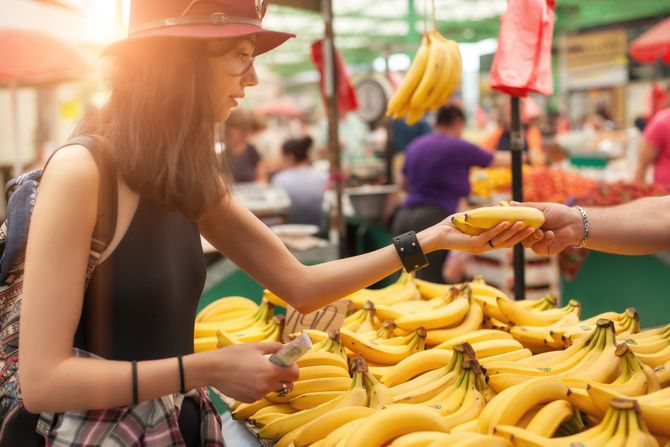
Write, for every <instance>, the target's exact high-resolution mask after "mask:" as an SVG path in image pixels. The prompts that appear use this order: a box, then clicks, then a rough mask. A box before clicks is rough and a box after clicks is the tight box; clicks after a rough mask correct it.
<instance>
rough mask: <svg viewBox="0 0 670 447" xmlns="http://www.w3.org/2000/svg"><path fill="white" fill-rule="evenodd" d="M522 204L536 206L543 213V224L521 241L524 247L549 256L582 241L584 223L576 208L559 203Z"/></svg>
mask: <svg viewBox="0 0 670 447" xmlns="http://www.w3.org/2000/svg"><path fill="white" fill-rule="evenodd" d="M522 205H523V206H530V207H533V208H537V209H538V210H540V211H542V213H543V214H544V225H542V228H541V229H539V230H537V231H536V232H535V234H533V235H531V236H530V237H529V238H527V239H526V240H524V241H523V245H524V246H525V247H528V248H531V249H533V251H534V252H535V253H537V254H539V255H543V256H551V255H554V254H556V253H559V252H561V251H563V250H564V249H565V248H567V247H569V246H571V245H577V244H579V243H580V242H581V241H582V238H583V237H584V223H583V221H582V215H581V213H580V212H579V210H578V209H577V208H571V207H569V206H566V205H561V204H559V203H523V204H522Z"/></svg>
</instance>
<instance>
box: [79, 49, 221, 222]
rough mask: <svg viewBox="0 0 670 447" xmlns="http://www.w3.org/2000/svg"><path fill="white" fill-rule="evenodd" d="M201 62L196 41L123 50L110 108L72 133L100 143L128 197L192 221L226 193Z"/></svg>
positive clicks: (205, 69)
mask: <svg viewBox="0 0 670 447" xmlns="http://www.w3.org/2000/svg"><path fill="white" fill-rule="evenodd" d="M207 58H208V55H207V47H206V42H204V41H200V40H188V39H171V38H156V39H146V40H144V41H137V42H133V43H132V44H129V45H128V46H127V47H126V48H124V49H122V50H121V51H119V52H118V53H117V55H116V60H115V61H114V67H113V72H112V76H111V96H110V98H109V101H108V102H107V104H106V105H105V106H104V107H103V108H102V109H101V110H100V111H99V113H98V114H97V117H96V119H94V120H89V121H88V122H82V124H81V125H80V128H79V129H78V130H77V133H83V132H86V133H91V134H93V135H97V136H99V137H101V139H102V141H104V142H105V143H106V145H105V146H106V148H107V149H108V154H109V156H110V158H111V159H112V160H113V162H114V164H115V166H116V169H117V171H118V172H119V174H120V175H121V176H122V178H123V180H124V181H125V182H126V183H127V184H128V186H129V187H130V188H131V189H132V190H134V191H136V192H138V193H139V194H141V195H142V196H143V197H144V198H147V199H150V200H151V201H153V202H155V203H157V204H158V205H160V206H162V207H164V208H166V209H168V210H172V211H175V210H176V211H180V212H181V213H183V214H184V215H186V216H188V217H191V218H194V219H195V218H197V217H198V216H200V215H201V214H202V213H203V212H204V211H205V210H206V209H208V208H210V207H212V206H214V205H216V204H217V203H218V202H219V201H220V200H221V199H222V198H223V197H224V196H225V195H226V191H227V187H226V181H225V178H226V175H225V173H224V172H223V171H222V168H221V167H220V165H219V163H218V162H217V158H216V153H215V151H214V143H215V137H214V124H215V121H216V110H215V107H214V102H213V100H212V96H213V95H212V88H213V87H212V82H211V79H210V78H211V76H210V71H209V66H208V60H207ZM222 174H223V175H222Z"/></svg>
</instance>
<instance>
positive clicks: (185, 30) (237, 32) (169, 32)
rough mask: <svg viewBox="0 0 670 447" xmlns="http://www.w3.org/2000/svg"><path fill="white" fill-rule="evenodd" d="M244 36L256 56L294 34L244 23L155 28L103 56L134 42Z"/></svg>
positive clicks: (126, 41)
mask: <svg viewBox="0 0 670 447" xmlns="http://www.w3.org/2000/svg"><path fill="white" fill-rule="evenodd" d="M245 36H256V53H255V55H256V56H258V55H260V54H263V53H267V52H268V51H270V50H274V49H275V48H277V47H278V46H280V45H281V44H283V43H284V42H286V41H287V40H289V39H290V38H292V37H295V34H291V33H284V32H281V31H270V30H266V29H263V28H261V27H259V26H255V25H249V24H245V23H228V24H226V25H197V26H193V25H178V26H170V27H164V28H155V29H150V30H146V31H141V32H138V33H134V34H133V35H131V36H128V38H126V39H124V40H120V41H118V42H114V43H112V44H111V45H109V46H108V47H107V48H105V50H104V52H103V54H112V55H113V54H115V53H117V52H118V51H119V50H121V48H124V47H126V46H127V45H131V44H132V43H133V42H134V41H137V40H140V39H147V38H158V37H181V38H186V39H204V40H211V39H235V38H240V37H245Z"/></svg>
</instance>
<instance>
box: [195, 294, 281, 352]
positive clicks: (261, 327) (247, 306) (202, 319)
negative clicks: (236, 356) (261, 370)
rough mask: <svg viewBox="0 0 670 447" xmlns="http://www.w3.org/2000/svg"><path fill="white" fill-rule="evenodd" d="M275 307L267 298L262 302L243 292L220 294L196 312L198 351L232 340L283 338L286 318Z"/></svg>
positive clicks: (249, 340)
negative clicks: (228, 294)
mask: <svg viewBox="0 0 670 447" xmlns="http://www.w3.org/2000/svg"><path fill="white" fill-rule="evenodd" d="M274 308H275V306H274V304H272V303H270V302H269V301H267V300H263V301H262V302H261V305H260V306H258V305H256V303H254V302H253V301H252V300H250V299H248V298H243V297H239V296H231V297H224V298H219V299H218V300H216V301H214V302H212V303H211V304H209V305H208V306H207V307H205V308H204V309H202V310H201V311H200V312H199V313H198V315H197V316H196V319H195V329H194V338H195V340H194V349H195V352H201V351H208V350H212V349H216V348H217V347H222V346H227V345H230V344H239V343H249V342H257V341H279V340H281V334H282V330H283V328H284V318H283V317H282V316H276V317H274Z"/></svg>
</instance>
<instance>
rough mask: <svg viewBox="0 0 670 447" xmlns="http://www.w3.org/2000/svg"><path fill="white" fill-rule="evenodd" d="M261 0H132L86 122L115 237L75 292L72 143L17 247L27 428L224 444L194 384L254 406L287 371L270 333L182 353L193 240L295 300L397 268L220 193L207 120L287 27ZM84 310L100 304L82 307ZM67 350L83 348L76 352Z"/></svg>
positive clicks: (76, 198) (84, 211)
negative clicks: (330, 246)
mask: <svg viewBox="0 0 670 447" xmlns="http://www.w3.org/2000/svg"><path fill="white" fill-rule="evenodd" d="M266 7H267V4H265V3H260V4H259V2H256V1H254V0H234V1H233V0H220V1H194V2H191V1H190V0H170V1H167V0H134V1H133V3H132V6H131V20H130V35H129V38H128V39H126V40H125V41H122V42H120V43H117V44H115V45H114V46H112V47H111V48H110V49H109V52H110V53H111V54H113V55H114V56H115V57H116V71H115V73H114V77H113V79H112V94H111V97H110V99H109V102H108V104H107V105H106V106H105V107H104V109H103V110H102V111H101V113H100V117H99V119H98V120H97V121H95V122H93V123H92V124H91V125H89V126H87V127H86V128H84V129H82V132H88V133H90V134H93V135H97V136H99V137H100V139H101V140H102V141H104V142H107V144H105V145H104V146H103V149H104V151H105V154H106V155H108V157H109V158H110V160H111V162H112V163H113V165H114V167H115V169H116V171H117V173H118V219H117V226H116V233H115V234H114V237H113V239H112V242H111V244H110V247H109V248H108V249H107V250H106V252H105V253H104V254H103V260H102V263H101V264H100V265H99V266H98V268H96V270H95V272H94V273H93V277H92V279H91V283H90V285H89V287H88V289H86V291H85V290H84V278H85V275H86V272H85V269H86V265H87V258H88V252H89V247H90V243H91V233H92V231H93V228H94V226H95V220H96V209H97V197H98V187H99V179H100V175H99V171H98V169H97V166H96V164H95V162H94V160H93V159H92V157H91V154H90V152H89V151H88V150H87V149H86V148H85V147H83V146H76V145H75V146H69V147H67V148H66V149H64V150H60V151H58V152H57V153H56V154H55V155H54V156H53V158H52V159H51V162H50V164H49V166H48V168H47V169H46V171H45V174H44V177H43V179H42V183H41V187H40V191H39V197H38V199H37V202H36V205H35V209H34V212H33V216H32V222H31V228H30V234H29V240H28V246H27V254H26V264H25V279H24V291H23V305H22V309H21V327H20V345H19V346H20V347H19V355H20V362H21V368H20V372H19V374H20V377H19V378H20V384H21V388H22V392H23V399H24V401H23V402H24V404H25V407H26V408H27V410H28V411H30V412H32V413H45V412H48V413H57V416H56V418H55V419H54V421H53V423H52V424H51V425H47V426H40V427H39V428H40V430H41V432H46V434H47V436H48V437H47V445H59V446H60V445H103V444H104V445H110V444H111V445H149V446H163V445H165V446H167V445H187V446H195V445H207V446H221V445H223V440H222V436H221V432H220V424H219V420H218V415H217V414H216V413H215V411H214V410H213V408H212V405H211V402H210V401H209V399H208V397H207V394H206V393H205V392H204V387H206V386H213V387H216V388H217V389H218V390H220V391H221V392H223V393H225V394H226V395H228V396H230V397H233V398H235V399H238V400H241V401H244V402H250V401H254V400H256V399H258V398H260V397H262V396H263V395H265V394H266V393H268V392H270V391H276V390H285V389H287V388H290V386H291V383H292V381H294V380H295V379H296V378H297V377H298V371H297V369H296V368H295V367H291V368H281V367H278V366H276V365H274V364H272V363H270V362H269V361H268V360H267V358H266V357H265V355H266V354H270V353H273V352H275V351H277V350H278V349H279V348H280V347H281V346H282V345H281V344H280V343H258V344H246V345H238V346H232V347H227V348H224V349H220V350H215V351H210V352H203V353H195V354H194V353H193V343H192V341H193V340H192V337H193V324H194V317H195V311H196V306H197V303H198V300H199V297H200V293H201V292H202V288H203V284H204V278H205V265H204V260H203V258H202V252H201V249H200V238H199V234H202V235H203V236H204V237H205V238H207V240H208V241H209V242H210V243H211V244H212V245H213V246H215V247H216V248H217V249H218V250H219V251H220V252H221V253H223V254H224V255H225V256H226V257H228V258H230V259H231V260H232V261H233V262H235V263H236V264H237V265H238V266H239V267H240V268H242V269H244V270H246V271H247V272H249V274H250V275H251V276H253V277H254V279H256V280H257V281H258V282H260V283H261V284H263V285H264V286H265V287H267V288H269V289H270V290H272V291H273V292H275V293H276V294H278V295H280V296H282V297H283V298H285V299H286V300H287V301H288V302H289V303H291V305H293V306H295V307H296V308H297V309H299V310H300V311H302V312H310V311H313V310H315V309H317V308H319V307H321V306H323V305H325V304H327V303H329V302H331V301H334V300H336V299H338V298H340V297H342V296H345V295H347V294H349V293H351V292H353V291H355V290H357V289H360V288H362V287H365V286H367V285H368V284H370V283H373V282H375V281H377V280H379V279H380V278H383V277H385V276H387V275H389V274H390V273H392V272H393V271H395V270H397V269H399V268H400V267H401V259H404V258H402V257H399V255H398V254H397V253H398V252H399V250H398V251H396V249H395V248H394V247H392V246H389V247H385V248H383V249H380V250H378V251H376V252H373V253H369V254H366V255H363V256H359V257H355V258H352V259H345V260H338V261H334V262H330V263H326V264H321V265H315V266H304V265H302V264H300V263H299V262H298V261H297V260H296V259H295V258H294V257H293V256H292V255H291V254H290V252H289V251H288V250H287V249H286V248H285V247H284V245H283V244H282V243H281V241H280V240H279V239H278V238H277V237H276V236H275V235H274V234H273V233H272V231H270V230H269V229H268V228H267V227H266V226H264V225H263V224H262V223H261V222H260V221H259V220H258V219H256V218H255V217H254V216H253V215H252V214H251V213H250V212H249V211H248V210H247V209H245V208H244V207H243V206H241V205H240V204H239V203H238V202H237V201H236V200H235V199H234V198H233V197H232V196H231V195H230V194H229V193H228V189H227V186H226V184H225V182H224V181H222V177H221V175H220V174H221V173H220V172H219V169H218V164H217V163H216V155H215V152H214V150H213V147H214V141H213V139H214V137H213V135H214V126H215V123H216V122H222V121H225V120H226V118H227V117H228V115H229V113H230V110H231V109H232V108H234V107H236V106H237V104H238V99H239V98H242V97H244V94H245V90H246V88H248V87H253V86H254V85H256V84H257V82H258V79H257V77H256V72H255V70H254V67H253V62H254V57H255V56H256V55H258V54H261V53H263V52H266V51H268V50H270V49H272V48H274V47H276V46H278V45H280V44H281V43H283V42H284V41H286V40H287V39H288V38H289V37H291V35H289V34H285V33H276V32H271V31H266V30H263V29H262V27H261V23H260V22H261V19H262V16H263V15H264V11H265V8H266ZM528 234H529V233H528V230H527V229H523V230H522V229H521V225H520V223H516V224H514V225H513V226H511V227H509V226H507V225H504V224H501V225H499V226H498V227H496V228H494V229H492V230H490V231H487V232H486V233H484V234H482V235H480V236H478V237H470V236H465V235H463V234H461V233H459V232H458V231H456V230H455V229H454V228H453V227H451V226H449V225H438V226H435V227H433V228H430V229H428V230H426V231H423V232H421V233H420V234H418V239H415V240H413V241H415V242H419V243H420V245H421V247H422V248H423V250H425V251H426V252H430V251H433V250H438V249H446V248H449V249H457V250H468V251H481V250H483V249H484V248H485V247H486V246H487V244H488V242H489V241H492V243H493V244H494V245H502V246H504V245H509V244H513V243H515V242H516V241H518V240H521V239H523V238H525V237H527V236H528ZM398 239H399V240H400V239H402V240H403V241H404V240H406V239H407V240H409V236H403V237H402V238H398ZM416 248H418V247H416ZM410 251H411V250H410ZM268 259H272V262H267V261H268ZM410 268H411V267H410ZM97 305H104V306H107V307H106V311H105V312H103V313H101V314H100V315H96V314H95V312H93V311H92V310H93V309H96V308H98V307H99V306H97ZM101 340H102V342H100V341H101ZM73 347H76V348H79V349H80V350H81V351H87V352H88V353H90V354H88V355H87V356H83V357H82V356H75V355H73ZM185 395H186V396H185ZM93 409H98V410H95V411H93ZM100 409H105V410H100ZM42 429H44V430H42ZM27 436H30V433H28V434H27ZM14 445H26V444H24V443H22V442H19V443H15V444H14Z"/></svg>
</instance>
